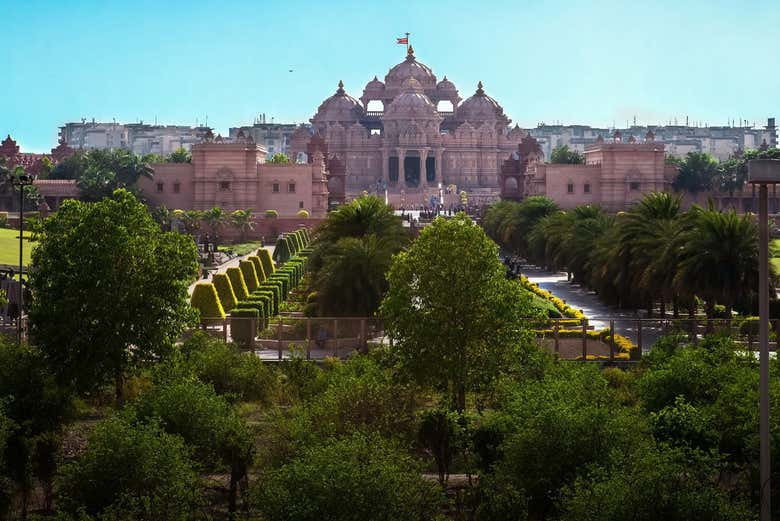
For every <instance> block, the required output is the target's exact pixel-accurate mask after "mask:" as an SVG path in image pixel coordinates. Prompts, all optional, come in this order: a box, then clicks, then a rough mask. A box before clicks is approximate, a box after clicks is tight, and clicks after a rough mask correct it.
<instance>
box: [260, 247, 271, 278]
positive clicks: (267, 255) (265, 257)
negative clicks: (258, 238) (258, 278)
mask: <svg viewBox="0 0 780 521" xmlns="http://www.w3.org/2000/svg"><path fill="white" fill-rule="evenodd" d="M256 255H257V256H258V257H259V258H260V262H261V263H262V264H263V272H264V273H265V278H268V277H270V276H271V275H273V274H274V271H276V269H275V267H274V261H273V260H272V259H271V252H270V251H268V250H266V249H265V248H260V249H259V250H257V253H256Z"/></svg>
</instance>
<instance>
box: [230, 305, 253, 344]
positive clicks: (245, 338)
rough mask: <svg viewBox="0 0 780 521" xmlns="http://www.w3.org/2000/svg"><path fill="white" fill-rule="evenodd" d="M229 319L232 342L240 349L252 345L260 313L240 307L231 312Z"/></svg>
mask: <svg viewBox="0 0 780 521" xmlns="http://www.w3.org/2000/svg"><path fill="white" fill-rule="evenodd" d="M230 317H231V320H230V336H231V337H232V338H233V341H234V342H235V343H237V344H238V345H240V346H242V347H249V346H250V345H252V344H253V340H254V338H255V335H256V334H257V327H258V324H259V320H258V317H260V311H259V310H257V309H255V308H248V307H241V308H236V309H234V310H233V311H231V312H230ZM233 318H235V319H236V320H233ZM252 319H254V320H252Z"/></svg>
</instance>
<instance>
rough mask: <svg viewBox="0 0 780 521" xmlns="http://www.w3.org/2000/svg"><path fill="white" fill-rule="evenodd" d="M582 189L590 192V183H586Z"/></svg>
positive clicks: (587, 192)
mask: <svg viewBox="0 0 780 521" xmlns="http://www.w3.org/2000/svg"><path fill="white" fill-rule="evenodd" d="M582 191H583V192H585V193H586V194H589V193H590V183H585V186H584V187H583V189H582Z"/></svg>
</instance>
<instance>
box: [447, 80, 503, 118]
mask: <svg viewBox="0 0 780 521" xmlns="http://www.w3.org/2000/svg"><path fill="white" fill-rule="evenodd" d="M455 119H456V120H457V121H459V122H466V121H468V122H470V123H472V124H474V123H481V122H488V123H495V124H496V129H497V130H498V129H499V128H506V127H507V126H508V125H509V123H510V119H509V118H507V117H506V115H505V114H504V109H503V108H502V107H501V105H499V104H498V102H497V101H496V100H494V99H493V98H491V97H490V96H488V95H487V94H485V89H484V88H483V85H482V82H481V81H480V82H479V83H477V90H476V92H475V93H474V95H473V96H471V97H470V98H468V99H466V101H464V102H463V103H461V105H460V106H459V107H458V109H457V110H456V112H455Z"/></svg>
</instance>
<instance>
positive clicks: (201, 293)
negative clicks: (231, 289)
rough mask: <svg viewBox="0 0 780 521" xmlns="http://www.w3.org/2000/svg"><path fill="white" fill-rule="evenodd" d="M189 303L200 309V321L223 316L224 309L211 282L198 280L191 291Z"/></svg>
mask: <svg viewBox="0 0 780 521" xmlns="http://www.w3.org/2000/svg"><path fill="white" fill-rule="evenodd" d="M190 305H191V306H192V307H194V308H195V309H197V310H198V311H200V317H201V318H200V320H201V322H204V323H205V322H207V321H208V320H209V319H223V318H225V310H224V309H223V308H222V304H221V303H220V301H219V295H217V288H215V287H214V284H212V283H211V282H199V283H198V284H195V289H194V290H193V291H192V298H191V299H190Z"/></svg>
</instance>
